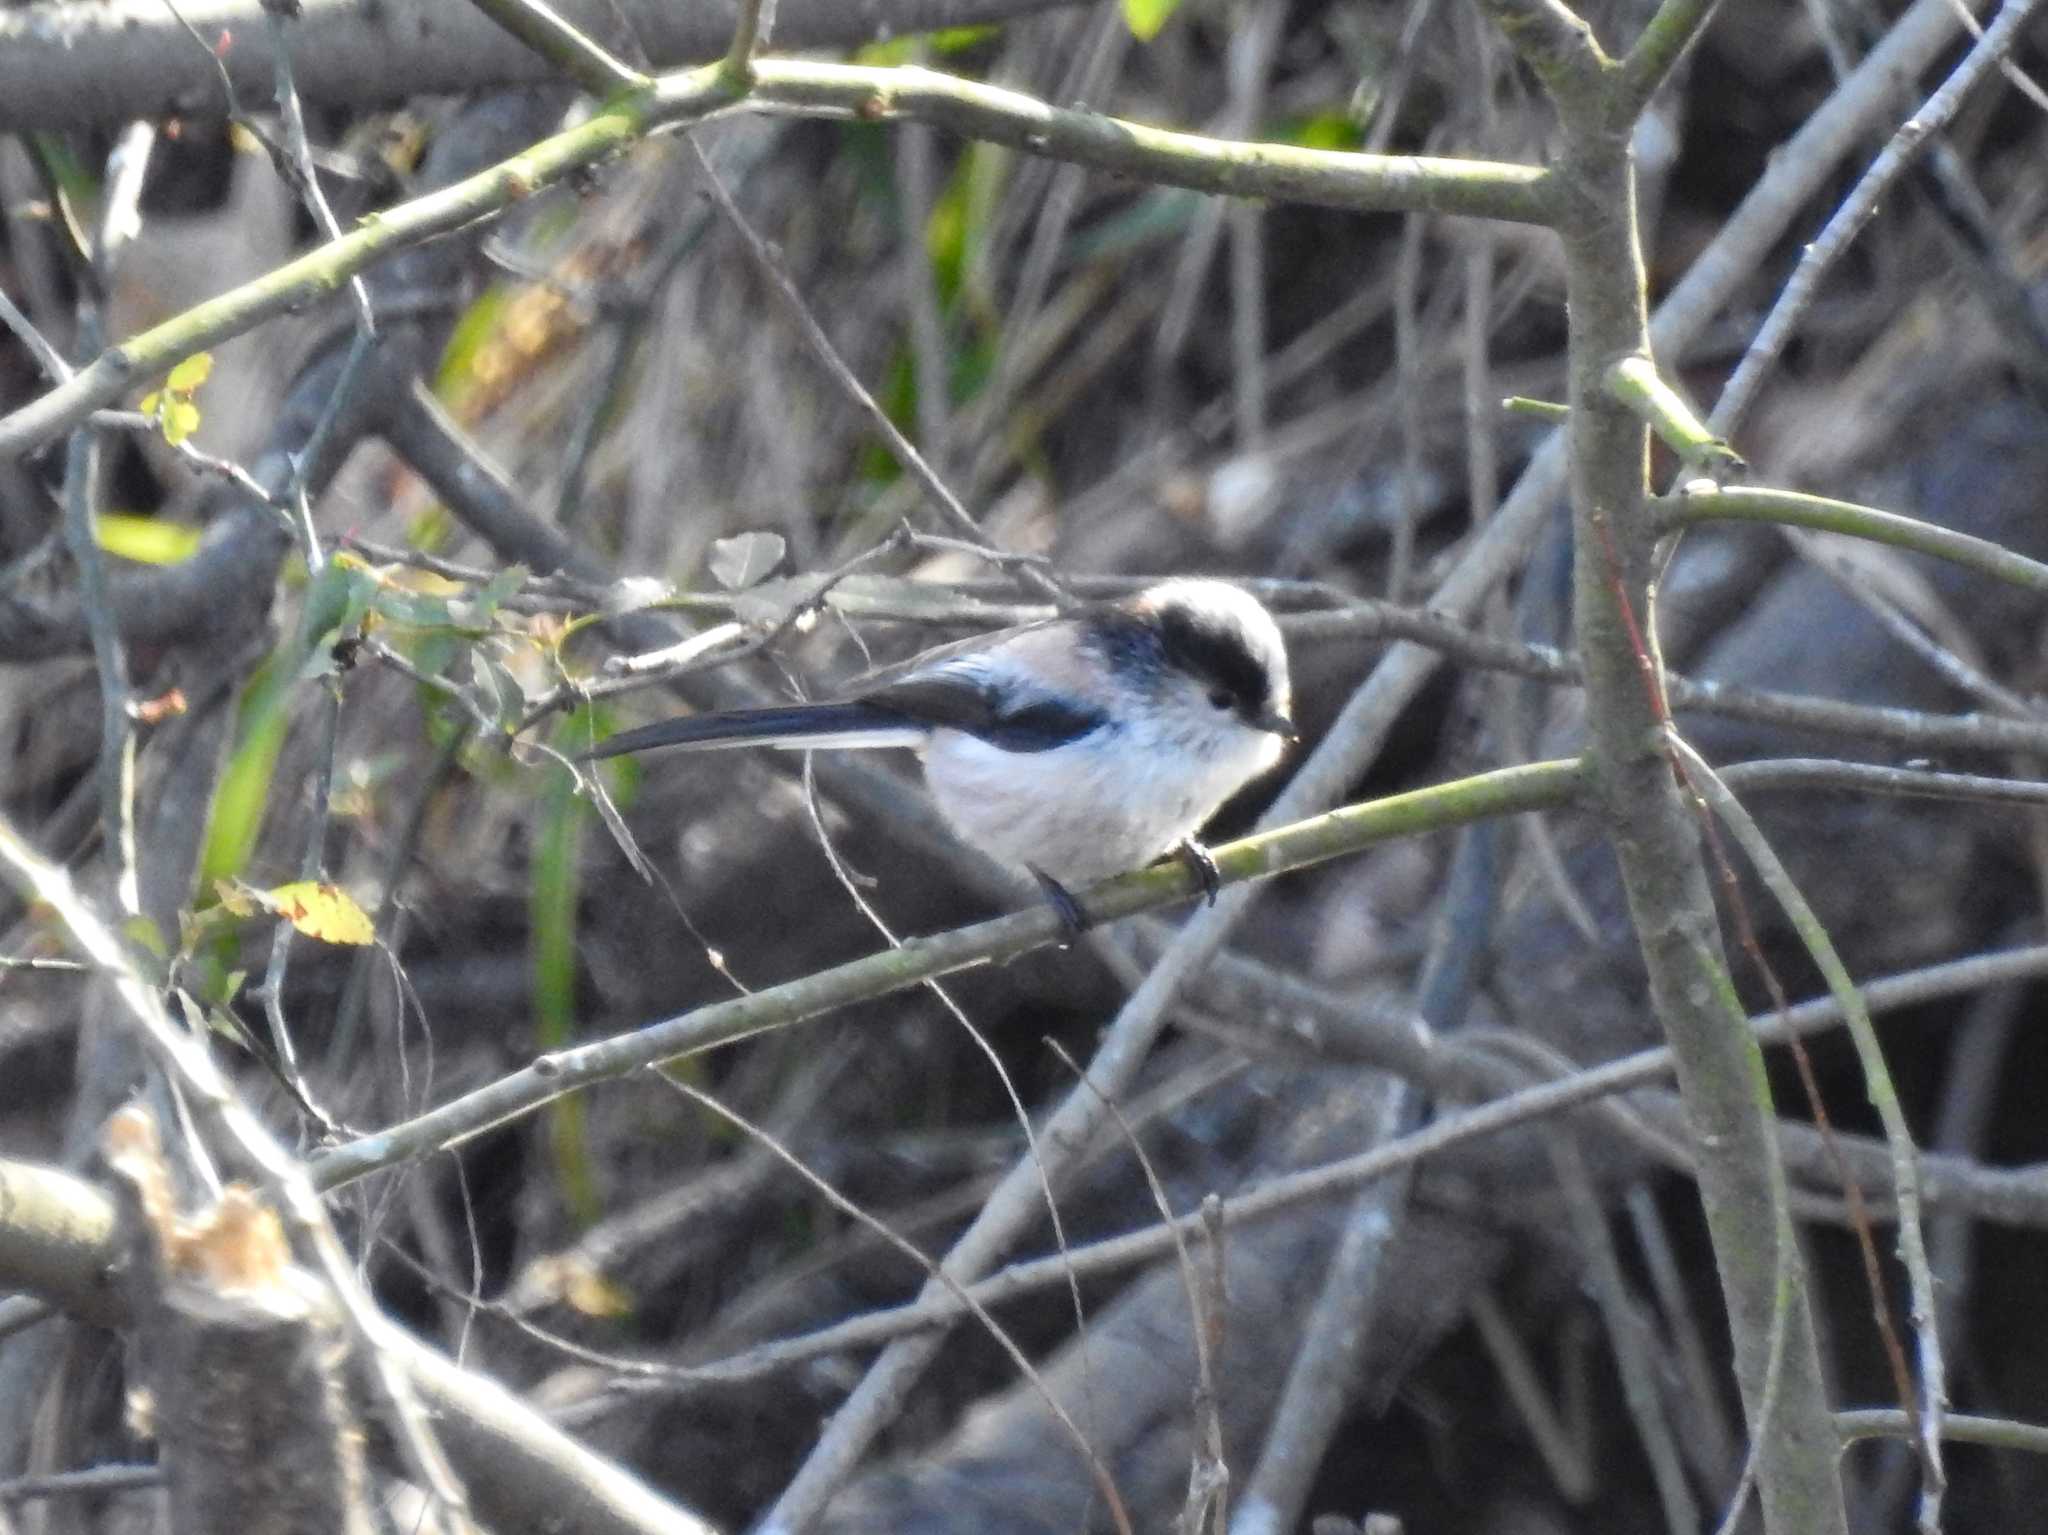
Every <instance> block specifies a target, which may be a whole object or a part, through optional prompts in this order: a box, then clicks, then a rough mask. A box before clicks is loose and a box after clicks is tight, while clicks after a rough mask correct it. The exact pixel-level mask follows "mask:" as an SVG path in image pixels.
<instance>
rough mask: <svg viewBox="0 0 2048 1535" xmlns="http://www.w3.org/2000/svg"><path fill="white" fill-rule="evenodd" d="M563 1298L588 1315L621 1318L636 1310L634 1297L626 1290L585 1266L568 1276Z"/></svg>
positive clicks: (579, 1265)
mask: <svg viewBox="0 0 2048 1535" xmlns="http://www.w3.org/2000/svg"><path fill="white" fill-rule="evenodd" d="M562 1299H563V1300H565V1301H567V1302H568V1303H569V1305H570V1307H571V1308H572V1309H573V1310H576V1311H580V1312H582V1313H583V1315H585V1316H594V1317H621V1316H628V1315H630V1314H631V1313H632V1310H633V1297H632V1296H630V1295H628V1294H627V1293H626V1291H625V1289H624V1288H623V1287H621V1286H620V1285H618V1284H616V1283H614V1282H613V1281H612V1280H610V1279H607V1278H606V1277H605V1276H604V1275H603V1274H601V1273H599V1272H598V1271H597V1270H596V1269H595V1268H593V1267H590V1266H588V1265H586V1264H581V1263H579V1264H576V1265H575V1266H574V1267H573V1269H572V1270H571V1271H570V1273H569V1274H567V1275H566V1276H565V1283H564V1284H563V1286H562Z"/></svg>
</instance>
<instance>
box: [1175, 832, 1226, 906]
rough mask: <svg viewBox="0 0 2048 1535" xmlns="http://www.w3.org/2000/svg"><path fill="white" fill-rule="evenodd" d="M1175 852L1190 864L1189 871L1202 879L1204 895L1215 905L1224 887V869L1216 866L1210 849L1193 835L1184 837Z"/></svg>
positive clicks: (1182, 860)
mask: <svg viewBox="0 0 2048 1535" xmlns="http://www.w3.org/2000/svg"><path fill="white" fill-rule="evenodd" d="M1173 853H1174V856H1175V857H1176V858H1178V859H1179V860H1180V861H1181V862H1182V863H1184V864H1186V865H1187V866H1188V872H1189V873H1190V874H1192V875H1194V877H1195V878H1196V879H1198V880H1200V881H1201V884H1202V894H1203V896H1205V897H1206V898H1207V900H1208V903H1209V904H1210V905H1211V906H1214V905H1215V904H1216V893H1217V892H1218V891H1219V890H1221V889H1222V888H1223V871H1222V870H1221V869H1218V868H1217V867H1216V860H1215V859H1214V858H1212V857H1210V856H1209V850H1208V849H1207V848H1205V847H1203V846H1202V844H1201V843H1199V842H1197V841H1196V840H1195V839H1194V838H1193V837H1183V838H1181V840H1180V842H1179V844H1178V845H1177V846H1176V847H1175V848H1174V850H1173Z"/></svg>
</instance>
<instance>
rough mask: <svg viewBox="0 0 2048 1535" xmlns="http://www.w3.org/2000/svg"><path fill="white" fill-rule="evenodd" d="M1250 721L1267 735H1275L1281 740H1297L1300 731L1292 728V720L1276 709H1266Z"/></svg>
mask: <svg viewBox="0 0 2048 1535" xmlns="http://www.w3.org/2000/svg"><path fill="white" fill-rule="evenodd" d="M1252 723H1253V724H1254V725H1256V726H1258V727H1259V729H1261V730H1263V731H1265V732H1266V733H1267V734H1269V735H1276V736H1278V737H1279V738H1280V739H1281V740H1283V741H1297V740H1299V739H1301V737H1300V733H1299V732H1298V731H1296V730H1295V728H1294V721H1293V720H1291V719H1289V718H1288V717H1287V716H1286V715H1284V714H1282V713H1281V712H1280V711H1279V710H1278V709H1268V710H1267V711H1266V712H1265V713H1264V714H1261V715H1260V716H1259V717H1258V718H1257V719H1255V720H1253V721H1252Z"/></svg>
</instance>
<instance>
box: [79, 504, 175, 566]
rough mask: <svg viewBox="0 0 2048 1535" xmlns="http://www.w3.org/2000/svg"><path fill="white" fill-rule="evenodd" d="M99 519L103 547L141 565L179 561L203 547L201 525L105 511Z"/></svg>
mask: <svg viewBox="0 0 2048 1535" xmlns="http://www.w3.org/2000/svg"><path fill="white" fill-rule="evenodd" d="M98 522H99V541H100V547H101V548H102V549H104V550H106V551H107V553H109V554H115V555H119V556H120V557H121V558H122V559H124V560H134V561H135V562H136V563H137V564H141V565H175V564H177V563H178V562H179V561H180V560H186V559H190V558H191V557H192V551H193V550H195V549H197V548H198V547H199V530H198V529H197V528H181V527H179V526H178V525H177V524H176V523H174V522H164V521H162V520H161V519H159V518H155V517H130V516H128V515H126V514H125V513H120V512H101V513H100V515H99V519H98Z"/></svg>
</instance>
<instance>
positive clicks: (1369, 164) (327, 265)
mask: <svg viewBox="0 0 2048 1535" xmlns="http://www.w3.org/2000/svg"><path fill="white" fill-rule="evenodd" d="M732 109H745V110H749V111H789V112H795V113H797V114H799V115H804V116H821V117H855V118H859V119H861V120H862V121H877V120H885V119H896V118H911V119H916V120H918V121H923V122H932V123H937V124H939V125H940V126H942V127H947V128H951V129H953V130H954V131H956V132H959V133H962V134H964V135H966V136H968V137H971V138H984V139H988V140H990V141H991V142H994V143H1001V144H1009V145H1011V146H1013V147H1015V148H1019V149H1024V150H1028V151H1029V152H1031V153H1033V154H1041V155H1046V156H1049V157H1051V158H1054V159H1062V160H1074V161H1078V162H1080V163H1082V164H1086V165H1092V166H1095V167H1097V168H1098V169H1102V170H1107V171H1112V172H1115V173H1118V174H1121V175H1127V176H1133V177H1137V178H1140V179H1144V180H1149V181H1160V182H1165V183H1168V184H1170V185H1176V186H1186V187H1192V188H1194V189H1195V190H1197V191H1205V192H1220V193H1224V194H1227V195H1230V196H1236V197H1271V198H1280V199H1285V200H1288V201H1292V202H1304V203H1311V204H1316V205H1320V206H1326V207H1338V208H1350V209H1354V210H1356V211H1361V212H1363V211H1385V210H1388V209H1394V208H1413V207H1420V208H1429V209H1431V210H1433V211H1436V212H1443V213H1464V214H1470V215H1474V216H1479V217H1492V218H1505V219H1510V220H1513V221H1515V222H1518V223H1536V224H1540V223H1544V222H1546V221H1547V220H1548V219H1549V218H1550V216H1551V215H1550V209H1549V204H1548V197H1547V192H1548V186H1549V183H1548V181H1547V179H1546V173H1545V172H1544V171H1542V170H1540V169H1538V168H1536V167H1534V166H1525V165H1488V164H1483V163H1478V162H1473V161H1468V160H1431V159H1424V158H1420V157H1414V156H1373V155H1362V154H1349V153H1341V152H1338V151H1333V150H1314V149H1301V148H1297V147H1295V146H1293V145H1286V144H1237V143H1225V142H1219V141H1217V140H1213V139H1205V138H1202V137H1200V136H1199V135H1196V134H1188V133H1174V132H1170V131H1168V130H1166V129H1160V128H1150V127H1146V126H1144V125H1143V124H1140V123H1132V122H1125V121H1123V120H1121V119H1117V118H1111V117H1104V116H1101V115H1099V114H1097V113H1093V112H1079V111H1070V110H1064V109H1059V108H1053V107H1048V106H1046V105H1045V104H1044V103H1043V102H1040V101H1036V100H1034V99H1033V98H1031V97H1029V96H1025V95H1022V94H1020V93H1018V92H1016V91H1007V90H1002V89H999V88H997V87H995V86H989V85H981V84H978V83H976V82H974V81H970V80H962V79H958V78H955V77H953V76H950V75H943V74H939V73H936V72H934V71H932V70H927V69H918V68H913V67H903V68H897V69H887V68H871V67H863V66H859V65H851V64H828V63H819V62H809V61H797V60H789V59H763V60H761V61H759V62H758V63H757V64H756V66H755V84H754V86H753V88H752V89H751V90H750V91H749V92H748V93H746V94H745V95H744V96H741V95H739V94H737V93H736V92H735V91H734V88H733V85H732V82H731V80H730V79H729V78H728V77H727V75H726V74H725V72H724V66H723V65H722V64H716V65H710V66H707V67H706V68H702V69H694V70H687V71H684V72H683V73H680V74H676V75H669V76H665V77H663V78H662V79H661V80H660V81H658V82H657V83H656V85H655V87H654V89H653V90H652V91H651V92H637V93H630V94H627V95H624V96H616V97H614V98H612V99H611V100H610V101H608V102H607V103H606V104H605V106H604V108H603V109H602V110H600V111H599V112H598V113H597V114H596V115H595V116H593V117H592V118H591V119H590V120H589V121H587V122H584V123H582V124H580V125H578V126H577V127H574V128H571V129H569V130H568V131H566V132H564V133H560V134H556V135H555V136H553V137H552V138H547V139H543V140H542V141H541V142H539V143H538V144H535V145H533V146H532V147H531V148H529V149H527V150H525V151H524V152H522V153H520V154H517V155H514V156H513V157H512V158H510V159H508V160H505V161H503V162H502V163H500V164H498V165H496V166H493V167H492V168H490V169H489V170H485V171H482V172H479V173H478V174H476V175H474V176H471V177H469V178H468V179H466V180H464V181H460V182H457V183H456V184H455V185H453V186H450V187H446V188H444V189H442V190H440V191H438V192H432V193H429V194H427V195H426V196H423V197H418V198H415V199H413V200H412V201H410V202H408V203H405V204H402V205H401V206H399V207H397V208H392V209H389V210H387V211H385V212H384V213H382V214H378V215H375V216H373V217H371V218H369V219H367V220H365V221H364V222H363V223H362V224H361V225H359V226H358V227H357V228H356V229H354V230H352V231H351V232H350V233H348V234H346V235H344V236H343V237H342V238H341V239H339V240H333V241H330V242H329V243H328V244H326V245H324V246H321V247H319V248H318V249H316V250H312V251H309V252H307V253H306V254H305V255H303V256H300V257H298V258H296V259H294V260H292V261H288V262H286V263H284V264H283V265H282V266H279V267H276V268H274V269H273V270H271V271H270V272H267V273H265V274H264V275H263V276H261V277H258V278H255V279H253V280H252V281H250V282H247V283H244V284H243V285H242V286H241V287H239V288H234V289H231V290H230V291H229V292H227V293H224V294H222V295H220V296H219V297H217V298H213V299H209V300H208V301H206V302H205V303H203V304H199V305H196V306H194V307H193V308H191V309H188V310H186V311H185V312H184V313H182V314H179V315H175V316H173V317H172V318H170V319H168V320H165V321H163V322H162V323H161V324H158V325H156V326H153V327H152V328H150V329H149V330H147V331H144V332H143V333H142V334H141V335H139V336H135V337H132V338H130V339H129V340H128V341H126V342H124V343H123V344H122V345H121V346H119V347H116V348H113V349H111V350H109V351H106V352H103V353H102V354H101V355H100V356H99V357H98V358H96V359H94V361H93V362H92V363H91V364H90V365H89V366H88V367H86V368H84V369H83V370H81V371H80V372H79V374H78V375H77V376H76V377H75V378H73V379H71V380H69V381H67V382H66V383H64V384H62V385H59V386H58V387H57V388H55V389H52V390H50V391H49V392H47V393H45V394H43V395H41V396H39V397H38V398H37V399H35V400H33V401H31V402H30V403H28V404H27V405H24V406H22V407H21V408H19V409H18V410H15V411H13V412H11V413H9V414H8V415H7V416H5V417H0V457H18V456H20V455H21V454H23V453H26V452H29V451H30V450H32V449H33V448H35V447H36V446H38V445H39V444H41V443H44V442H47V441H49V440H50V439H51V438H52V437H54V436H56V435H57V434H58V433H59V432H63V431H65V430H67V429H69V428H70V427H71V426H73V425H75V424H76V423H77V422H78V421H80V420H82V419H83V418H84V417H85V416H86V415H88V414H90V413H91V412H92V411H94V410H97V409H99V408H101V407H102V406H106V405H111V404H113V403H114V402H115V401H116V400H118V399H119V398H120V397H121V395H122V394H123V393H124V392H125V391H127V390H129V389H131V388H135V387H138V386H140V385H143V384H145V383H148V382H150V381H152V380H154V379H156V378H159V377H161V376H162V375H163V374H164V373H166V372H168V371H169V370H170V369H171V368H172V367H174V366H175V365H176V364H177V363H178V362H179V361H180V360H182V359H183V358H185V357H187V356H189V355H191V354H192V353H194V352H197V351H202V350H204V349H206V348H207V347H210V346H213V345H216V344H217V343H219V342H222V341H225V340H227V339H228V338H229V337H231V336H236V335H239V334H241V333H242V332H243V331H245V330H248V329H250V328H251V327H253V326H255V325H256V324H258V323H260V322H261V321H263V320H266V319H269V318H271V317H272V316H274V315H277V314H281V313H284V312H286V311H288V310H291V309H293V308H296V307H298V306H299V305H301V304H304V303H305V302H307V301H308V300H311V299H314V298H317V297H319V296H321V295H323V294H325V293H328V292H331V291H332V290H333V289H334V288H335V287H336V286H338V285H339V284H340V283H342V282H344V281H346V280H347V279H348V278H350V277H352V276H354V275H355V274H356V273H358V272H360V271H362V270H363V269H364V268H366V267H367V266H369V265H371V264H372V263H373V262H375V261H378V260H380V259H382V258H384V257H386V256H389V255H391V254H392V253H393V252H396V251H399V250H403V249H406V248H407V247H409V246H413V245H417V244H419V243H420V242H422V241H424V240H429V239H432V238H433V237H435V236H436V235H443V234H448V233H452V232H453V231H454V230H457V229H460V228H463V227H464V226H466V225H469V224H472V223H474V222H476V221H477V220H478V219H481V218H485V217H488V216H489V215H492V214H495V213H501V212H503V211H504V210H505V209H506V208H508V207H510V206H512V205H513V204H515V203H518V202H522V201H524V200H525V199H527V198H529V197H531V196H532V195H533V194H534V193H535V192H537V191H539V190H540V189H541V188H543V187H546V186H551V185H553V184H554V183H555V182H557V181H559V180H561V179H562V178H563V177H565V176H568V175H570V174H572V173H573V172H576V171H580V170H583V169H586V168H587V167H590V166H593V165H596V164H599V163H601V162H602V161H604V160H607V159H610V158H611V157H612V156H613V155H615V154H617V153H618V152H619V151H621V150H622V149H625V148H626V147H628V146H629V145H631V144H633V143H635V142H637V141H638V140H639V139H641V138H642V137H644V136H645V135H646V134H647V133H649V132H651V131H652V130H654V129H656V128H661V127H679V126H683V125H686V124H689V123H694V122H698V121H701V120H702V119H704V118H706V117H708V116H711V115H713V114H715V113H718V112H721V111H726V110H732Z"/></svg>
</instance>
